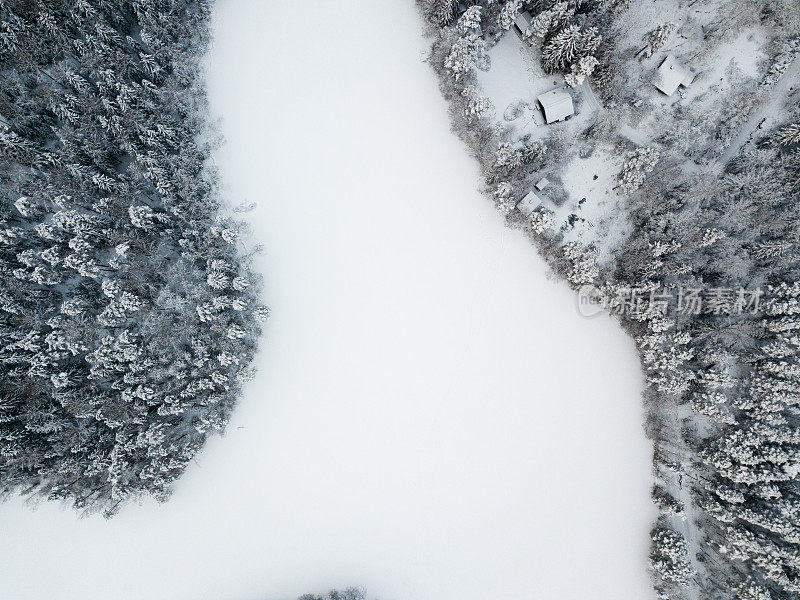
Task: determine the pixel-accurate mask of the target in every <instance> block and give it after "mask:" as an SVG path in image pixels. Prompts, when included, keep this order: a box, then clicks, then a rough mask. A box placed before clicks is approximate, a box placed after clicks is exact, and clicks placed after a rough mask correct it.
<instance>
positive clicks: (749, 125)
mask: <svg viewBox="0 0 800 600" xmlns="http://www.w3.org/2000/svg"><path fill="white" fill-rule="evenodd" d="M798 84H800V55H798V56H796V57H795V59H794V60H793V61H792V62H791V64H789V66H788V67H787V68H786V71H784V73H783V75H781V78H780V79H779V80H778V81H777V82H776V83H775V84H773V86H772V88H771V89H770V90H769V99H768V100H767V101H766V102H764V103H763V104H762V105H761V106H759V107H758V108H756V109H755V110H754V111H753V112H752V113H751V114H750V116H749V117H747V120H746V121H745V122H744V125H742V128H741V130H740V131H739V133H738V134H737V135H736V137H735V138H733V141H732V142H731V143H730V145H728V147H727V148H726V149H725V152H723V153H722V156H720V158H719V160H718V161H717V162H718V163H719V164H720V165H722V166H724V165H726V164H728V162H729V161H730V160H731V159H732V158H733V157H734V156H736V155H737V154H739V152H740V151H741V149H742V148H743V147H744V146H745V145H746V144H748V143H749V142H750V141H752V139H753V134H754V133H755V131H756V129H758V128H759V127H760V126H761V124H762V122H763V121H764V120H765V119H766V118H769V117H770V116H772V115H774V114H776V113H777V112H779V111H780V110H781V108H782V107H783V103H784V102H786V97H787V96H788V95H789V92H790V90H791V89H792V88H794V87H796V86H797V85H798Z"/></svg>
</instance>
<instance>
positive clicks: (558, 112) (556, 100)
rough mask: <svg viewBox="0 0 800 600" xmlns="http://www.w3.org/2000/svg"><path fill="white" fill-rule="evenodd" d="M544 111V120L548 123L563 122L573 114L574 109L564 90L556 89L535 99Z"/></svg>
mask: <svg viewBox="0 0 800 600" xmlns="http://www.w3.org/2000/svg"><path fill="white" fill-rule="evenodd" d="M537 100H538V101H539V104H541V105H542V110H544V119H545V121H547V122H548V123H554V122H556V121H563V120H564V119H566V118H567V117H569V116H572V115H574V114H575V107H574V106H573V105H572V96H570V95H569V92H568V91H567V90H565V89H564V88H556V89H554V90H550V91H549V92H545V93H544V94H542V95H541V96H539V97H538V98H537Z"/></svg>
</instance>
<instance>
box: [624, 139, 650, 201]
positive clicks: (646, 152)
mask: <svg viewBox="0 0 800 600" xmlns="http://www.w3.org/2000/svg"><path fill="white" fill-rule="evenodd" d="M658 158H659V156H658V152H656V151H655V150H654V149H653V148H637V149H636V150H631V151H630V152H628V153H627V155H626V157H625V162H624V163H623V164H622V171H620V174H619V188H620V192H621V193H622V194H631V193H633V192H635V191H636V190H638V189H639V187H641V185H642V183H644V180H645V178H646V177H647V175H648V173H652V172H653V169H655V166H656V163H658Z"/></svg>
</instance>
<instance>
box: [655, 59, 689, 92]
mask: <svg viewBox="0 0 800 600" xmlns="http://www.w3.org/2000/svg"><path fill="white" fill-rule="evenodd" d="M693 79H694V73H692V72H691V71H690V70H689V69H687V68H686V67H684V66H683V65H682V64H681V63H680V62H679V61H678V59H677V58H675V57H674V56H672V55H671V54H668V55H667V57H666V58H665V59H664V60H663V61H661V64H660V65H659V66H658V68H657V69H656V73H655V76H654V77H653V85H655V86H656V87H657V88H658V89H659V91H661V92H662V93H664V94H666V95H667V96H672V94H674V93H675V91H676V90H677V89H678V88H679V87H680V86H683V87H687V86H688V85H689V84H690V83H692V80H693Z"/></svg>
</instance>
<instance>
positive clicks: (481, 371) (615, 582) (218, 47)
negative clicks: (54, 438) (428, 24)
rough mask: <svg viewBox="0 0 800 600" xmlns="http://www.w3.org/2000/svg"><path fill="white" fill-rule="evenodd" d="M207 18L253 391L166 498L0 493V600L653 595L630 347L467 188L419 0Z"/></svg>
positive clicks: (353, 0) (229, 8) (236, 8)
mask: <svg viewBox="0 0 800 600" xmlns="http://www.w3.org/2000/svg"><path fill="white" fill-rule="evenodd" d="M215 29H216V44H215V47H214V49H213V51H212V53H211V56H210V89H211V99H212V104H213V107H214V111H215V113H217V114H218V115H219V116H221V125H222V129H223V131H224V134H225V135H226V137H227V140H228V142H227V145H226V146H225V147H224V149H223V150H222V151H221V152H220V154H219V163H220V166H221V168H222V172H223V174H224V179H225V182H226V185H227V188H228V193H229V195H230V197H231V198H233V199H234V200H236V201H254V202H257V204H258V206H257V209H256V210H255V211H254V212H253V213H251V214H250V215H249V216H248V220H249V221H250V222H251V223H252V224H253V227H254V232H255V235H256V237H257V238H258V239H259V240H260V241H262V242H263V243H264V244H265V246H266V248H267V253H266V255H265V256H264V257H263V258H262V259H261V260H260V262H259V265H258V266H259V268H260V269H262V270H263V272H264V273H265V274H266V278H267V284H266V290H265V291H266V295H267V297H268V300H269V303H270V305H271V307H272V309H273V319H272V320H271V323H270V324H269V326H268V327H267V331H266V333H265V337H264V340H263V350H262V352H261V353H260V355H259V356H258V359H257V361H258V367H259V373H258V376H257V378H256V379H255V380H254V381H253V382H251V383H250V384H249V385H248V387H247V389H246V393H245V394H244V397H243V399H242V401H241V403H240V405H239V407H238V410H237V411H236V413H235V414H234V417H233V420H232V422H231V424H230V426H229V429H228V431H227V434H226V436H225V437H217V438H214V439H213V440H211V441H210V442H209V444H208V445H207V447H206V448H205V450H204V451H203V452H202V453H201V454H200V455H199V456H198V458H197V459H196V460H195V461H194V464H193V465H192V466H191V467H190V469H189V470H188V472H187V473H186V475H185V476H184V478H183V479H182V480H181V481H180V482H179V483H178V485H177V486H176V490H175V494H174V497H173V498H172V499H171V500H170V501H169V502H168V503H166V504H164V505H157V504H155V503H153V502H146V503H144V504H143V505H141V506H138V505H133V506H128V507H126V508H125V509H124V510H123V511H122V512H121V514H120V515H118V516H117V517H115V518H114V519H112V520H111V521H104V520H103V519H102V518H100V517H90V518H86V519H78V518H77V517H76V516H75V514H74V513H73V512H72V511H71V510H70V509H66V510H64V509H62V508H61V507H59V506H58V505H55V504H52V503H42V504H40V505H39V506H38V509H37V510H33V509H32V508H31V507H30V506H28V505H26V504H25V503H23V502H22V501H21V500H19V499H12V500H9V501H7V502H6V503H5V504H2V505H0V598H2V599H3V600H44V599H47V600H50V599H51V598H59V600H107V599H108V598H114V599H115V600H284V599H285V600H292V599H293V598H295V597H296V596H297V595H299V594H301V593H304V592H308V591H324V590H326V589H328V588H329V587H333V586H346V585H363V586H366V587H367V588H368V592H369V595H370V596H371V597H377V598H380V599H381V600H473V599H474V600H478V599H481V600H485V599H486V598H503V599H504V600H532V599H533V600H585V599H586V598H592V599H593V600H606V599H607V600H612V599H613V600H643V599H645V600H646V599H648V598H652V597H653V594H652V592H651V591H650V586H649V580H648V575H647V571H646V560H647V551H648V531H649V527H650V523H651V519H652V517H653V512H652V509H651V505H650V501H649V486H650V467H649V464H650V445H649V443H648V442H647V441H646V440H645V438H644V434H643V429H642V418H643V414H642V409H641V400H640V392H641V387H642V380H641V376H640V374H639V367H638V361H637V358H636V355H635V351H634V346H633V343H632V342H631V341H630V340H628V339H627V337H626V336H625V335H624V334H623V332H622V331H621V330H620V329H619V328H618V327H617V326H616V325H615V324H614V323H613V322H612V321H610V320H609V319H606V318H596V319H584V318H581V317H580V316H579V315H578V314H577V312H576V309H575V300H574V297H573V294H572V292H570V291H569V290H568V289H567V288H566V286H565V285H563V284H560V283H554V282H552V281H551V280H550V279H549V278H548V277H547V271H546V268H545V266H544V265H543V263H542V261H541V260H540V259H539V258H538V257H537V256H536V253H535V251H534V249H533V247H532V246H530V245H529V243H528V242H527V241H526V240H525V239H524V238H523V236H522V235H521V234H520V233H518V232H514V231H511V230H509V229H507V228H505V227H504V226H503V223H502V220H501V218H500V217H499V216H498V215H497V214H496V213H495V211H494V209H493V207H492V206H491V203H490V202H488V201H486V200H485V199H483V198H482V197H481V196H480V195H479V194H478V192H477V191H476V189H477V187H478V172H477V167H476V165H475V163H474V161H473V160H472V159H471V158H470V157H469V156H468V155H467V152H465V149H464V147H463V145H462V143H461V142H460V141H458V140H457V139H456V138H455V136H453V135H452V134H451V133H450V131H449V123H448V119H447V110H446V106H445V103H444V101H443V100H442V99H441V97H440V95H439V91H438V89H437V84H436V80H435V77H434V75H433V73H432V72H431V71H430V68H429V67H428V65H426V64H424V63H423V62H421V60H420V56H421V53H422V52H423V51H424V49H425V48H426V46H427V43H428V42H427V41H425V40H424V39H423V37H422V25H421V22H420V19H419V18H418V15H417V13H416V9H415V7H414V3H413V2H411V1H410V0H409V1H404V2H391V3H390V2H374V0H343V1H342V2H337V3H332V2H324V1H322V0H309V2H307V3H306V7H305V11H303V12H300V11H299V9H298V7H297V6H296V5H295V4H294V3H289V2H277V1H274V0H270V1H257V0H244V1H243V0H240V1H238V2H234V1H233V0H219V2H218V6H217V15H216V21H215Z"/></svg>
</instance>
